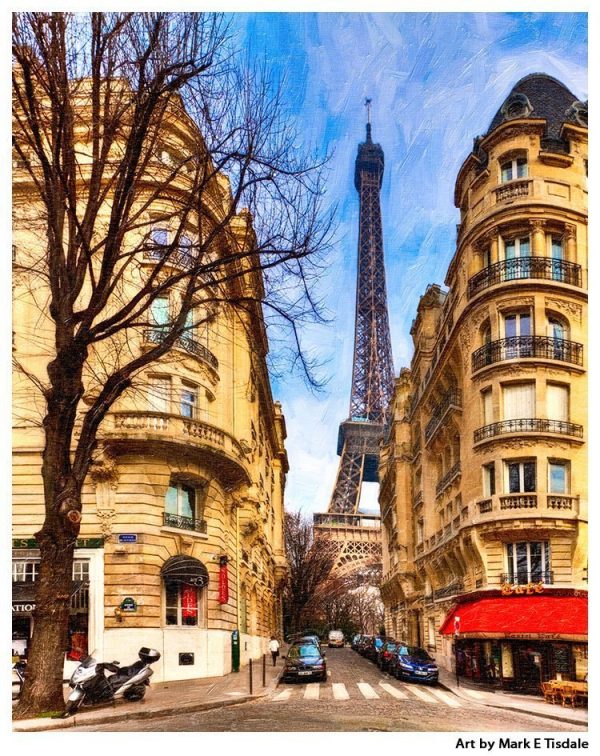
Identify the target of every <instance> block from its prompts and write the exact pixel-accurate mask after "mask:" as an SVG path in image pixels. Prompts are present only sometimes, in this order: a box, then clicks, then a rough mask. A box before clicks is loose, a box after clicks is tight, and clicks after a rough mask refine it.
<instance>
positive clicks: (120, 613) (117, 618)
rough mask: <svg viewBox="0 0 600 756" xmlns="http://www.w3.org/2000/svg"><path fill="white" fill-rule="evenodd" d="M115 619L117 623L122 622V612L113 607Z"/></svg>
mask: <svg viewBox="0 0 600 756" xmlns="http://www.w3.org/2000/svg"><path fill="white" fill-rule="evenodd" d="M115 619H116V620H117V622H123V612H122V611H121V609H120V607H118V606H117V607H115Z"/></svg>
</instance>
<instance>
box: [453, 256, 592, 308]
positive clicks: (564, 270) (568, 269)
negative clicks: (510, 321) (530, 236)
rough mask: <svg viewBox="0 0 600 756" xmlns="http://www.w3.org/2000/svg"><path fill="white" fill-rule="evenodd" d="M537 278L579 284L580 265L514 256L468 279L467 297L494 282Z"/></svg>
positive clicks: (549, 259)
mask: <svg viewBox="0 0 600 756" xmlns="http://www.w3.org/2000/svg"><path fill="white" fill-rule="evenodd" d="M524 278H537V279H543V280H546V281H558V282H559V283H565V284H569V285H571V286H581V265H578V264H577V263H572V262H567V261H566V260H556V259H555V258H553V257H514V258H512V259H511V260H501V261H500V262H497V263H494V264H493V265H490V266H488V267H487V268H484V269H483V270H481V271H479V273H476V274H475V275H474V276H472V277H471V278H470V279H469V285H468V296H469V298H471V297H474V296H475V295H476V294H479V292H480V291H483V290H484V289H487V288H488V287H489V286H494V284H499V283H505V282H506V281H519V280H522V279H524Z"/></svg>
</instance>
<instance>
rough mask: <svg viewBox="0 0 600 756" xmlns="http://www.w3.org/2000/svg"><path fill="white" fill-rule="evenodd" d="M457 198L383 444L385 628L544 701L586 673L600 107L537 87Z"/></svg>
mask: <svg viewBox="0 0 600 756" xmlns="http://www.w3.org/2000/svg"><path fill="white" fill-rule="evenodd" d="M454 199H455V204H456V207H457V208H459V210H460V225H459V226H458V227H457V247H456V252H455V254H454V257H453V259H452V261H451V263H450V266H449V268H448V271H447V274H446V279H445V287H446V288H445V289H442V288H441V287H440V286H438V285H435V284H434V285H430V286H429V287H428V288H427V291H426V292H425V294H424V295H423V296H422V297H421V299H420V302H419V305H418V310H417V315H416V318H415V319H414V322H413V325H412V329H411V335H412V337H413V342H414V356H413V358H412V362H411V366H410V370H408V369H404V370H402V371H401V373H400V376H399V378H398V379H397V381H396V387H395V393H394V399H393V402H392V412H391V414H392V420H391V426H390V430H389V437H388V438H387V440H386V442H385V444H384V447H383V454H382V462H381V466H380V479H381V492H380V505H381V512H382V523H383V527H382V530H383V560H384V575H383V584H382V595H383V598H384V602H385V606H386V628H387V631H388V632H389V633H390V635H392V636H394V637H396V638H398V639H401V640H404V641H406V642H409V643H411V644H415V645H420V646H424V647H426V648H427V649H429V650H430V652H431V653H432V654H434V655H435V657H436V658H437V660H438V662H439V663H440V664H441V665H442V666H445V667H446V668H448V669H452V670H456V669H457V671H458V674H459V675H464V676H465V677H467V678H469V679H471V680H473V681H480V682H485V683H488V684H496V685H502V686H503V687H506V688H509V689H518V690H525V691H537V690H539V682H540V680H546V679H549V678H553V677H557V676H559V677H563V678H564V679H583V678H584V677H585V675H586V674H587V521H588V516H587V466H586V465H587V450H586V438H587V375H586V366H587V330H586V312H587V311H586V305H587V103H583V102H580V101H578V100H577V97H576V96H575V95H574V94H573V93H572V92H570V91H569V90H568V89H567V88H566V87H565V86H564V85H563V84H561V83H560V82H559V81H557V80H555V79H553V78H551V77H550V76H547V75H544V74H532V75H529V76H526V77H525V78H523V79H522V80H520V81H519V82H518V83H517V84H515V86H514V87H513V89H512V91H511V92H510V94H509V95H508V97H507V98H506V100H505V101H504V102H503V103H502V105H501V107H500V109H499V110H498V112H497V113H496V115H495V116H494V118H493V120H492V122H491V124H490V126H489V128H488V130H487V132H486V133H485V135H484V136H482V137H477V138H476V139H475V140H474V144H473V151H472V152H471V154H470V155H469V156H468V158H467V159H466V160H465V162H464V163H463V165H462V167H461V169H460V171H459V174H458V176H457V179H456V185H455V197H454Z"/></svg>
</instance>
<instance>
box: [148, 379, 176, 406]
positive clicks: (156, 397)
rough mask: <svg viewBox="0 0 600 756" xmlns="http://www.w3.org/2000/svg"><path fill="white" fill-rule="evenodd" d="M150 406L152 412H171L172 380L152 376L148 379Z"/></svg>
mask: <svg viewBox="0 0 600 756" xmlns="http://www.w3.org/2000/svg"><path fill="white" fill-rule="evenodd" d="M148 406H149V408H150V410H151V411H152V412H170V411H171V379H170V378H161V377H158V376H152V377H150V378H149V379H148Z"/></svg>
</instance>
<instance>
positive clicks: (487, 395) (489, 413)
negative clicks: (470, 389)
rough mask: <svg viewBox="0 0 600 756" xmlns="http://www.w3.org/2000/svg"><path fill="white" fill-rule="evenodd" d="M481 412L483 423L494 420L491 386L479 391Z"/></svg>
mask: <svg viewBox="0 0 600 756" xmlns="http://www.w3.org/2000/svg"><path fill="white" fill-rule="evenodd" d="M481 413H482V415H483V424H484V425H489V424H490V423H493V422H494V411H493V406H492V389H491V388H487V389H485V390H484V391H482V392H481Z"/></svg>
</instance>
